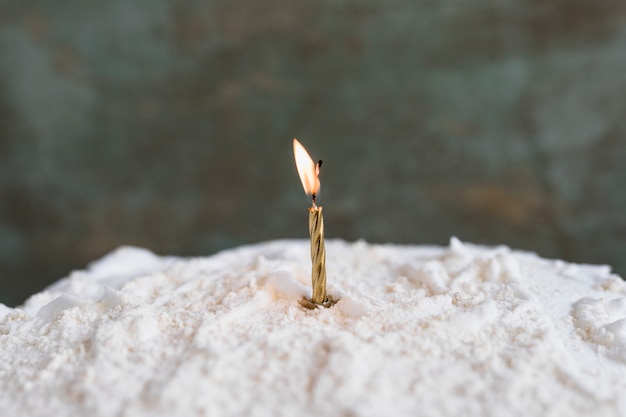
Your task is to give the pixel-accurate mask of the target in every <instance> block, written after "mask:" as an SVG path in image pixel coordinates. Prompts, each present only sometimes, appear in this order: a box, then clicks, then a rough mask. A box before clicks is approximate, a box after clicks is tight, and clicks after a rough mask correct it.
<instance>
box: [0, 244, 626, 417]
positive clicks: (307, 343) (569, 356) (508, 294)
mask: <svg viewBox="0 0 626 417" xmlns="http://www.w3.org/2000/svg"><path fill="white" fill-rule="evenodd" d="M326 253H327V257H328V258H327V270H328V293H329V294H331V295H333V296H334V297H335V298H341V300H340V301H339V302H338V303H337V304H336V305H335V306H334V307H332V308H329V309H325V308H320V309H318V310H306V309H304V308H302V307H301V306H300V305H299V304H298V302H297V300H298V299H299V298H301V297H302V296H305V295H310V258H309V243H308V241H304V240H302V241H300V240H298V241H293V240H292V241H287V240H282V241H273V242H267V243H260V244H256V245H250V246H243V247H239V248H236V249H232V250H228V251H224V252H221V253H218V254H216V255H214V256H210V257H206V258H173V257H158V256H156V255H154V254H152V253H151V252H149V251H147V250H145V249H139V248H133V247H123V248H120V249H118V250H116V251H114V252H113V253H111V254H109V255H107V256H106V257H104V258H103V259H101V260H99V261H97V262H94V263H93V264H91V265H90V266H89V268H88V269H87V270H85V271H76V272H73V273H72V274H71V275H70V276H69V277H67V278H65V279H63V280H61V281H59V282H57V283H56V284H54V285H52V286H51V287H49V288H47V289H46V290H45V291H43V292H41V293H38V294H35V295H33V296H32V297H31V298H30V299H29V300H28V301H27V302H26V303H25V304H24V305H23V306H21V307H19V308H15V309H12V308H8V307H5V306H2V305H0V410H2V415H3V416H11V417H20V416H46V417H48V416H90V417H95V416H116V417H119V416H155V415H163V416H246V417H249V416H345V417H348V416H454V417H459V416H524V417H528V416H594V417H595V416H626V284H625V283H624V281H623V280H622V279H621V278H620V277H618V276H616V275H613V274H611V271H610V268H609V267H606V266H592V265H576V264H570V263H566V262H563V261H555V260H546V259H542V258H540V257H538V256H536V255H534V254H532V253H526V252H520V251H513V250H510V249H509V248H507V247H483V246H476V245H471V244H467V243H465V244H464V243H461V242H460V241H458V240H457V239H454V238H453V239H452V240H451V242H450V246H449V247H426V246H399V245H373V244H367V243H365V242H355V243H347V242H344V241H338V240H336V241H327V247H326Z"/></svg>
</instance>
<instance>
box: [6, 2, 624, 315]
mask: <svg viewBox="0 0 626 417" xmlns="http://www.w3.org/2000/svg"><path fill="white" fill-rule="evenodd" d="M625 116H626V2H624V1H620V0H598V1H571V0H541V1H537V0H510V1H508V0H501V1H489V0H469V1H464V2H453V1H426V0H424V1H407V0H392V1H384V2H382V1H379V2H368V1H365V2H364V1H357V0H332V1H330V0H327V1H315V2H294V1H287V0H265V1H256V0H240V1H225V0H207V1H203V2H200V1H175V0H149V1H148V0H109V1H107V2H99V3H97V4H95V3H93V2H84V1H78V0H76V1H71V0H60V1H55V2H43V1H41V2H37V1H20V2H16V1H14V2H3V4H2V5H1V6H0V302H2V303H6V304H8V305H15V304H18V303H21V302H22V301H23V300H24V299H25V298H26V297H27V296H28V295H30V294H32V293H33V292H36V291H39V290H41V289H43V288H44V287H45V286H46V285H48V284H50V283H51V282H53V281H55V280H57V279H59V278H62V277H64V276H66V275H67V274H68V273H69V272H70V271H71V270H72V269H77V268H84V267H85V266H86V265H87V264H88V263H89V262H90V261H92V260H94V259H96V258H98V257H100V256H102V255H103V254H105V253H107V252H108V251H111V250H112V249H114V248H116V247H117V246H119V245H125V244H130V245H139V246H143V247H146V248H149V249H151V250H153V251H155V252H156V253H159V254H172V255H184V256H192V255H194V256H195V255H209V254H212V253H214V252H216V251H219V250H221V249H225V248H229V247H233V246H236V245H240V244H245V243H253V242H259V241H264V240H269V239H280V238H307V237H308V235H307V207H308V206H309V204H310V202H309V199H308V198H307V197H305V195H304V193H303V191H302V188H301V185H300V182H299V179H298V176H297V173H296V169H295V166H294V163H293V156H292V145H291V141H292V138H293V137H297V138H298V139H299V140H300V141H301V142H302V143H303V144H304V145H305V146H306V147H307V148H308V150H309V151H310V152H311V154H312V156H313V157H314V158H316V159H323V160H324V166H323V169H322V176H321V178H322V192H321V195H320V203H321V204H323V205H324V207H325V209H324V213H325V221H326V230H327V237H328V238H343V239H347V240H355V239H359V238H363V239H365V240H367V241H369V242H395V243H407V244H440V245H443V244H447V242H448V240H449V238H450V236H452V235H455V236H458V237H459V238H460V239H462V240H466V241H472V242H477V243H484V244H490V245H491V244H506V245H509V246H511V247H513V248H519V249H526V250H532V251H535V252H538V253H539V254H540V255H542V256H545V257H556V258H562V259H566V260H569V261H576V262H586V263H606V264H610V265H612V266H613V267H614V270H615V271H616V272H617V273H619V274H621V275H622V276H623V275H624V274H626V256H625V254H626V217H625V216H624V207H626V191H625V190H624V185H625V184H626V166H625V165H624V160H625V158H626V117H625Z"/></svg>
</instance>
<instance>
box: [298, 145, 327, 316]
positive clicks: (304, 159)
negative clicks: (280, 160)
mask: <svg viewBox="0 0 626 417" xmlns="http://www.w3.org/2000/svg"><path fill="white" fill-rule="evenodd" d="M293 155H294V159H295V161H296V168H297V170H298V175H299V176H300V181H301V182H302V187H303V188H304V192H305V193H306V194H307V195H308V194H310V195H311V207H310V208H309V236H310V238H311V263H312V270H311V284H312V287H313V296H312V297H311V299H310V300H307V299H302V300H300V304H301V305H303V306H304V307H307V308H316V307H317V306H318V305H323V306H324V307H330V306H331V305H333V304H334V303H335V300H333V298H332V297H327V295H326V249H325V246H324V217H323V215H322V206H318V205H317V193H318V192H319V190H320V179H319V173H320V167H321V166H322V161H319V162H318V163H315V162H313V158H311V156H310V155H309V153H308V152H307V151H306V149H304V146H302V144H301V143H300V142H298V140H297V139H294V140H293Z"/></svg>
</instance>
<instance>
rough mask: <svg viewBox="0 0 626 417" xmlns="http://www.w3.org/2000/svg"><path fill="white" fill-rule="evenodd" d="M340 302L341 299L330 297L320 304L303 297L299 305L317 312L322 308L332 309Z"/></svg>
mask: <svg viewBox="0 0 626 417" xmlns="http://www.w3.org/2000/svg"><path fill="white" fill-rule="evenodd" d="M339 300H340V298H338V299H336V300H335V299H334V298H333V296H332V295H328V296H327V297H326V299H325V300H324V301H323V302H321V303H319V304H318V303H314V302H313V300H311V299H310V298H306V297H302V298H301V299H299V300H298V304H300V305H301V306H302V307H304V308H308V309H309V310H315V309H316V308H318V307H320V306H322V307H324V308H331V307H332V306H334V305H335V304H337V301H339Z"/></svg>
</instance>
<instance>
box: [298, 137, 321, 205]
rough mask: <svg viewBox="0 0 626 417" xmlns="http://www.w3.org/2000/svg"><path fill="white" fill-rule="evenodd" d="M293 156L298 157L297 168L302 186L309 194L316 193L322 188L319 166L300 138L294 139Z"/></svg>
mask: <svg viewBox="0 0 626 417" xmlns="http://www.w3.org/2000/svg"><path fill="white" fill-rule="evenodd" d="M293 156H294V158H295V159H296V168H297V169H298V175H300V181H302V187H303V188H304V192H305V193H307V194H312V195H316V194H317V193H318V192H319V190H320V179H319V173H320V172H319V166H318V165H317V164H316V163H315V162H313V158H311V156H310V155H309V153H308V152H307V151H306V149H304V146H302V144H301V143H300V142H298V139H294V140H293Z"/></svg>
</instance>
